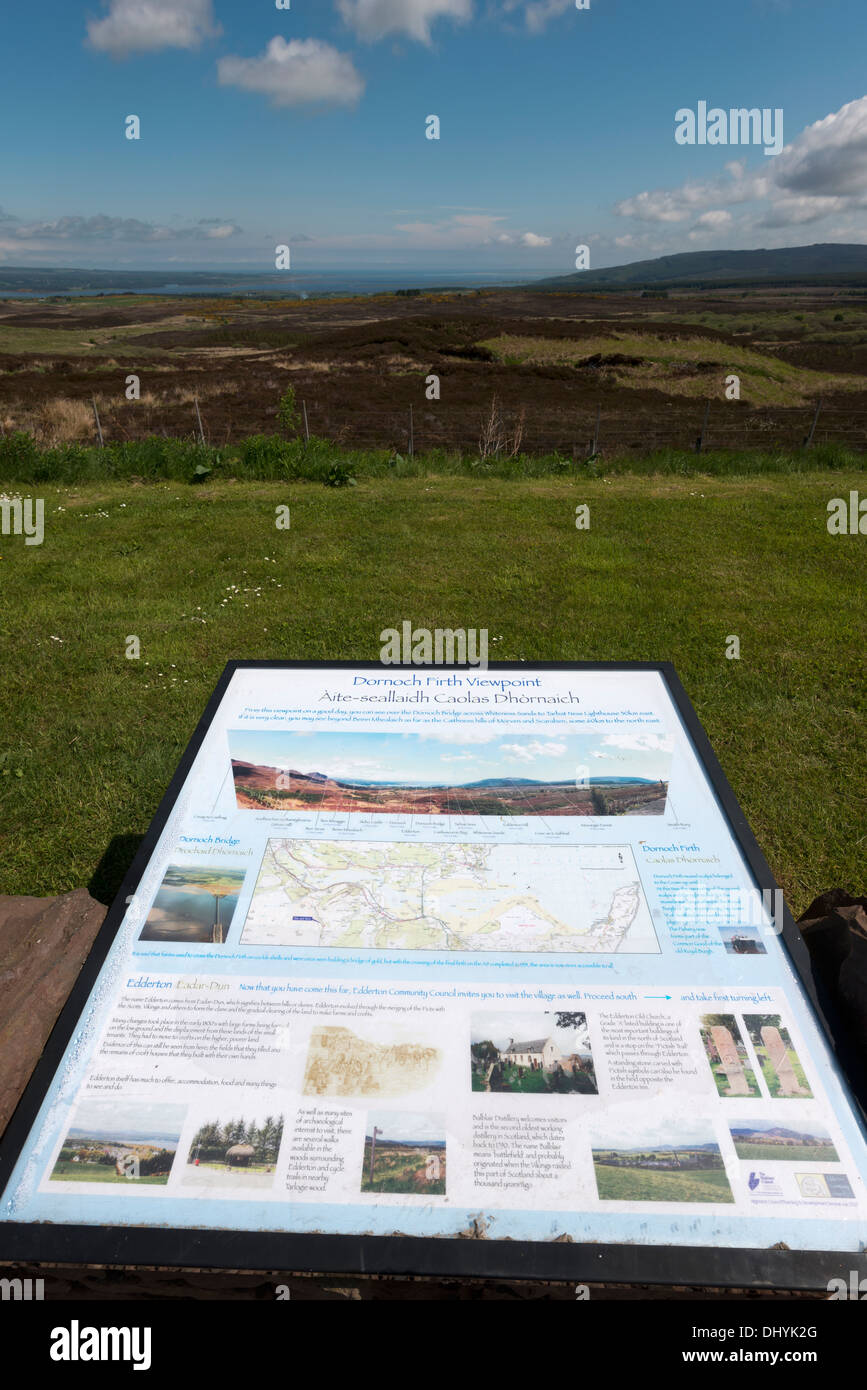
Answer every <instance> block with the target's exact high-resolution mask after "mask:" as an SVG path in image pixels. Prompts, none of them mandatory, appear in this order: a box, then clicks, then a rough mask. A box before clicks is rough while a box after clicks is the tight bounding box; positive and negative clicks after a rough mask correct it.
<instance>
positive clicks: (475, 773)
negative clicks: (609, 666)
mask: <svg viewBox="0 0 867 1390" xmlns="http://www.w3.org/2000/svg"><path fill="white" fill-rule="evenodd" d="M229 747H230V750H231V756H232V757H233V758H236V759H238V760H239V761H241V762H251V763H258V764H260V765H264V766H267V767H281V768H294V770H295V771H296V772H321V773H323V774H324V775H325V776H329V777H342V778H347V779H349V780H350V781H352V780H353V779H355V780H358V781H363V782H391V781H406V782H415V783H428V784H443V783H451V784H452V785H455V786H463V785H465V784H466V783H468V782H477V781H481V780H483V779H485V778H488V777H527V778H532V779H533V780H534V781H540V782H545V781H559V780H562V779H564V778H566V779H568V780H574V779H575V778H576V777H577V776H587V777H604V776H612V777H647V778H649V779H651V780H660V779H666V780H667V778H668V775H669V766H670V762H671V754H670V753H669V752H668V751H664V749H665V748H667V745H665V744H664V740H663V739H661V738H660V736H659V735H658V734H653V733H646V734H642V733H632V734H630V733H623V734H619V733H616V734H599V735H593V734H576V735H561V734H552V735H550V736H549V735H547V734H532V735H530V734H510V733H503V732H497V731H496V730H492V729H490V728H487V729H485V728H478V729H476V728H474V729H472V730H469V729H467V730H459V729H455V728H451V729H447V730H443V731H442V732H436V731H434V730H431V731H430V732H429V733H427V734H391V733H389V734H372V733H357V734H354V733H353V734H340V733H327V734H321V733H316V734H305V733H283V732H276V731H275V732H268V731H263V732H258V731H254V730H240V731H234V730H233V731H232V732H231V733H230V734H229ZM580 768H586V769H587V771H586V772H583V773H581V772H579V769H580Z"/></svg>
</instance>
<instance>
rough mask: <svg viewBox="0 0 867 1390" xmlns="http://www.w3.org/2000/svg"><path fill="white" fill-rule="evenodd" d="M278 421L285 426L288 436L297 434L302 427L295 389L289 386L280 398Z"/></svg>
mask: <svg viewBox="0 0 867 1390" xmlns="http://www.w3.org/2000/svg"><path fill="white" fill-rule="evenodd" d="M277 419H278V420H279V421H280V424H281V425H282V426H283V428H284V430H285V431H286V433H287V434H297V433H298V430H299V428H300V426H301V416H300V414H299V413H298V402H297V401H296V399H295V387H294V386H287V387H286V390H285V391H284V392H283V395H282V396H281V397H280V404H279V405H278V407H277Z"/></svg>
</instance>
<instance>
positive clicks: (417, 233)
mask: <svg viewBox="0 0 867 1390" xmlns="http://www.w3.org/2000/svg"><path fill="white" fill-rule="evenodd" d="M504 221H505V218H504V217H499V216H494V215H493V214H492V213H484V212H462V213H455V214H454V215H453V216H452V217H446V218H443V219H442V221H440V222H402V223H399V224H398V226H397V227H396V230H397V231H398V232H402V233H403V234H404V236H406V237H408V238H410V239H411V241H412V244H413V245H414V246H418V247H437V248H449V249H454V250H462V249H465V248H467V247H474V246H490V245H499V246H524V247H527V248H528V249H530V250H536V249H538V248H539V247H543V246H550V245H551V237H546V236H539V235H538V234H537V233H536V232H507V231H503V230H501V228H500V223H501V222H504Z"/></svg>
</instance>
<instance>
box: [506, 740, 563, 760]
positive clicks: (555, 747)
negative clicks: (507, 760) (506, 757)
mask: <svg viewBox="0 0 867 1390" xmlns="http://www.w3.org/2000/svg"><path fill="white" fill-rule="evenodd" d="M567 751H568V745H567V744H565V743H539V742H538V740H534V741H533V742H532V743H501V744H500V752H501V753H511V754H512V755H513V756H514V757H516V758H517V759H518V760H519V761H520V762H522V763H533V762H535V761H536V759H537V758H557V757H561V756H562V755H563V754H564V753H566V752H567Z"/></svg>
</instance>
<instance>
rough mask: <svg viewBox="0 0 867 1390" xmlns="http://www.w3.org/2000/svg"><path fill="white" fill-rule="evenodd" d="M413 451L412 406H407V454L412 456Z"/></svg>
mask: <svg viewBox="0 0 867 1390" xmlns="http://www.w3.org/2000/svg"><path fill="white" fill-rule="evenodd" d="M414 453H415V437H414V434H413V427H412V406H410V408H409V456H410V458H412V457H413V455H414Z"/></svg>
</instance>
